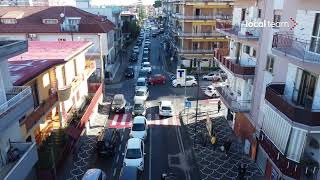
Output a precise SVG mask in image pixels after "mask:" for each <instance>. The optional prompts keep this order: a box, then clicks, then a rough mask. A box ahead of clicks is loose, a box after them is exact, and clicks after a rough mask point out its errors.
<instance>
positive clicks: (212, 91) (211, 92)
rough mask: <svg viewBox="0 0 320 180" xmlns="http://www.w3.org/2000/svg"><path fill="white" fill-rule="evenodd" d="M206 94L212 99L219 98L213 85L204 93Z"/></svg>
mask: <svg viewBox="0 0 320 180" xmlns="http://www.w3.org/2000/svg"><path fill="white" fill-rule="evenodd" d="M204 94H205V95H207V96H209V97H212V98H215V97H218V94H217V91H216V88H214V87H213V86H212V85H210V86H208V87H207V88H206V90H205V91H204Z"/></svg>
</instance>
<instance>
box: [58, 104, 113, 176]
mask: <svg viewBox="0 0 320 180" xmlns="http://www.w3.org/2000/svg"><path fill="white" fill-rule="evenodd" d="M108 114H109V104H107V103H104V104H102V105H99V108H98V112H96V113H94V114H92V116H91V118H90V121H89V122H88V123H87V124H86V128H85V130H84V131H83V133H82V135H81V136H80V139H79V142H78V144H77V145H76V147H75V148H74V151H73V153H72V152H71V153H70V154H69V155H68V157H67V159H66V160H65V163H64V165H63V167H61V168H60V169H59V171H58V172H57V174H58V179H59V180H60V179H61V180H80V179H81V178H82V176H83V175H84V173H85V172H86V171H87V169H88V168H89V164H90V160H91V157H92V156H93V154H94V153H95V145H96V139H97V136H98V134H99V132H100V131H101V130H102V129H103V128H104V126H105V123H106V122H107V119H108Z"/></svg>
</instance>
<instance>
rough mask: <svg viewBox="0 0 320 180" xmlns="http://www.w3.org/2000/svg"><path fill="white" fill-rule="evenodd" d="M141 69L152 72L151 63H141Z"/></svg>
mask: <svg viewBox="0 0 320 180" xmlns="http://www.w3.org/2000/svg"><path fill="white" fill-rule="evenodd" d="M142 69H143V70H146V71H148V73H151V72H152V68H151V64H150V62H144V63H143V64H142Z"/></svg>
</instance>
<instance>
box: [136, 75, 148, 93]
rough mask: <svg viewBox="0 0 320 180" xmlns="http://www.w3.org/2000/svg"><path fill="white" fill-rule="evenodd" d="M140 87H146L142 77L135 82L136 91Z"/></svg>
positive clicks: (146, 84) (145, 80) (145, 81)
mask: <svg viewBox="0 0 320 180" xmlns="http://www.w3.org/2000/svg"><path fill="white" fill-rule="evenodd" d="M140 87H148V83H147V79H146V78H144V77H140V78H138V80H137V83H136V90H137V89H139V88H140Z"/></svg>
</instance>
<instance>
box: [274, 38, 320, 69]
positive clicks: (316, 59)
mask: <svg viewBox="0 0 320 180" xmlns="http://www.w3.org/2000/svg"><path fill="white" fill-rule="evenodd" d="M312 47H314V48H312ZM315 47H319V42H318V41H314V42H311V41H306V40H301V39H299V38H298V37H296V36H295V35H293V34H292V33H277V34H274V36H273V42H272V50H274V51H279V52H281V54H282V55H284V56H287V55H289V56H292V57H295V58H298V59H299V60H300V61H302V62H308V63H317V64H320V52H319V50H318V48H317V49H316V48H315ZM312 51H318V52H317V53H315V52H312ZM275 54H276V53H275Z"/></svg>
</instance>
